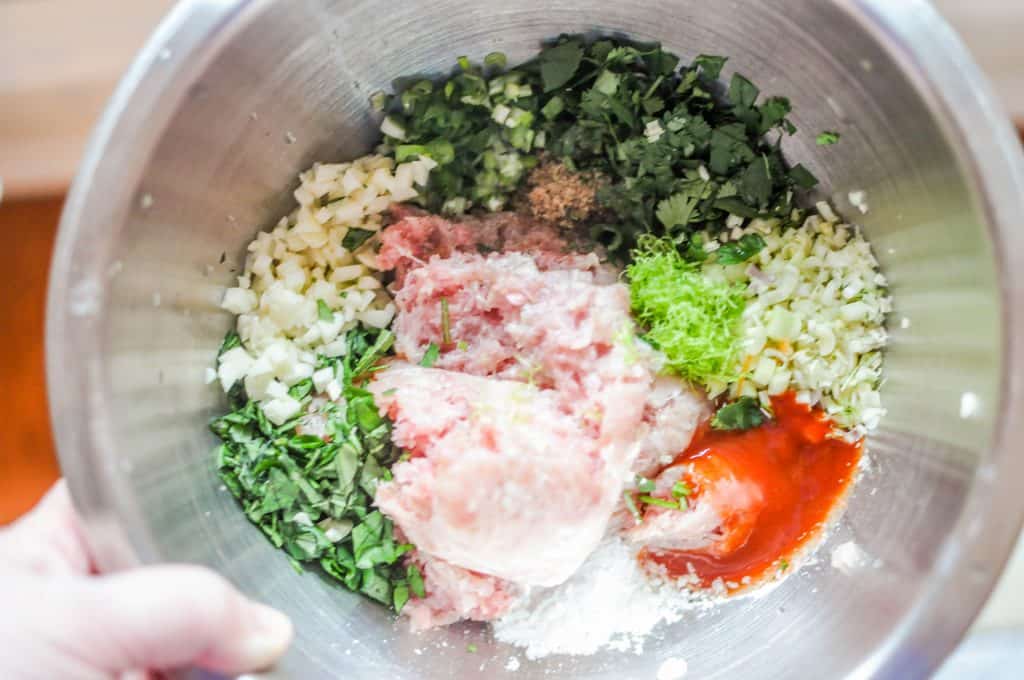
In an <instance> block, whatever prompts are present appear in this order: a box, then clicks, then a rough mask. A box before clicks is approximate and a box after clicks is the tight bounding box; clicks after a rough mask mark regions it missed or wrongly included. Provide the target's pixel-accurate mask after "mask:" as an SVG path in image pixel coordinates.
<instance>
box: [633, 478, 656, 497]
mask: <svg viewBox="0 0 1024 680" xmlns="http://www.w3.org/2000/svg"><path fill="white" fill-rule="evenodd" d="M636 488H637V490H638V491H640V492H641V493H651V492H652V491H654V480H653V479H647V478H646V477H641V476H639V475H637V478H636Z"/></svg>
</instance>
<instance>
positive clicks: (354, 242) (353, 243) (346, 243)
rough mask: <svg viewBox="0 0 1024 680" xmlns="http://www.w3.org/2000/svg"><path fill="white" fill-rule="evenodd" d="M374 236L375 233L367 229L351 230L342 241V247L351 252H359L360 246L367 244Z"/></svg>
mask: <svg viewBox="0 0 1024 680" xmlns="http://www.w3.org/2000/svg"><path fill="white" fill-rule="evenodd" d="M373 234H374V232H372V231H369V230H367V229H349V230H348V232H346V233H345V238H343V239H341V247H342V248H344V249H345V250H348V251H350V252H351V251H353V250H358V249H359V246H361V245H363V244H364V243H366V242H367V240H369V238H370V237H371V236H373Z"/></svg>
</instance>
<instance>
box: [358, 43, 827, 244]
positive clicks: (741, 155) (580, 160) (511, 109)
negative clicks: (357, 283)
mask: <svg viewBox="0 0 1024 680" xmlns="http://www.w3.org/2000/svg"><path fill="white" fill-rule="evenodd" d="M725 62H726V59H725V58H724V57H716V56H708V55H701V56H699V57H697V58H696V59H694V61H693V63H691V64H690V65H688V66H684V67H682V68H679V58H678V57H677V56H676V55H674V54H671V53H669V52H666V51H664V50H662V48H661V47H660V46H658V45H646V46H645V45H634V44H629V43H625V42H623V41H619V40H611V39H602V40H597V41H595V42H592V43H589V44H587V43H585V42H584V41H583V40H582V39H581V38H578V37H562V38H561V39H559V40H558V42H556V43H555V44H553V45H551V46H549V47H547V48H546V49H544V50H542V51H541V52H540V54H539V55H538V56H537V57H536V58H535V59H533V60H531V61H529V62H527V63H525V64H522V65H521V66H518V67H516V68H513V69H511V70H508V71H503V68H504V66H505V58H504V56H503V55H501V54H498V53H494V54H491V55H488V56H487V58H486V59H485V60H484V64H483V66H482V67H481V66H476V65H473V64H471V63H470V61H469V60H468V59H466V58H465V57H462V58H460V59H459V67H458V71H459V72H458V73H457V74H456V75H454V76H452V77H451V78H449V79H447V80H444V81H442V82H434V81H430V80H420V81H418V82H416V83H413V84H412V85H410V86H409V87H408V88H406V89H405V90H403V91H402V92H401V93H400V94H398V95H397V96H385V95H378V96H376V98H375V103H376V104H377V105H378V106H379V107H380V108H381V109H383V110H385V111H387V114H388V115H387V117H386V118H385V120H384V124H383V125H382V128H381V129H382V131H383V133H384V136H385V142H386V144H385V147H384V150H385V151H386V152H387V153H390V154H393V155H394V157H395V159H396V160H397V161H399V162H401V161H404V160H409V159H413V158H417V157H419V156H429V157H430V158H431V159H432V160H434V161H436V162H437V163H438V167H437V168H435V169H434V170H433V171H432V172H431V174H430V182H429V185H428V187H427V190H426V191H425V192H424V196H425V198H424V199H423V203H424V204H425V206H426V207H427V208H428V209H430V210H435V211H436V210H441V211H444V212H447V213H449V214H458V213H462V212H465V211H467V210H469V209H471V208H474V207H476V208H484V209H487V210H500V209H502V208H504V207H506V205H507V204H508V203H509V202H510V201H511V200H512V198H513V196H514V194H515V192H516V191H517V190H518V188H519V187H520V185H521V182H522V180H523V179H524V177H525V174H526V173H527V171H528V170H529V169H530V168H532V167H534V166H535V165H537V163H538V162H539V157H540V155H541V154H548V155H549V156H551V157H553V158H555V159H557V160H561V161H562V162H564V163H565V164H566V165H568V166H569V167H570V168H573V169H577V170H581V171H597V172H599V173H600V174H601V176H603V177H604V178H605V181H604V182H602V183H601V185H600V187H599V189H598V192H597V200H598V203H599V207H600V208H601V210H599V211H598V213H597V216H596V217H594V218H593V219H592V222H591V223H590V224H589V225H588V226H589V227H590V229H591V231H592V233H594V234H595V236H597V237H598V238H599V239H600V240H601V241H602V242H603V243H604V244H605V245H606V246H607V247H608V248H609V250H611V251H613V252H618V253H620V254H624V253H625V252H627V251H628V249H629V248H631V247H633V245H634V244H635V243H636V241H637V238H638V237H639V236H640V235H641V234H645V233H654V234H656V235H667V236H669V237H671V238H672V239H673V240H674V241H675V242H676V243H679V244H682V243H684V242H685V241H686V240H687V238H688V237H689V236H690V235H691V234H692V233H694V232H695V231H698V230H706V231H709V232H710V233H712V234H715V233H718V232H720V231H721V230H723V229H725V228H726V226H727V223H728V222H729V220H730V217H732V219H733V220H735V219H737V218H752V217H757V216H760V217H776V218H779V219H780V220H781V221H784V222H786V223H799V222H800V221H802V217H803V216H802V213H800V211H797V210H795V190H798V189H807V188H810V187H813V186H814V185H815V184H816V183H817V180H816V179H815V178H814V176H813V175H812V174H811V173H810V172H808V171H807V170H806V169H805V168H804V167H802V166H800V165H797V166H794V167H789V166H788V165H787V164H786V162H785V160H784V159H783V157H782V153H781V151H780V148H779V145H780V140H781V138H782V137H783V136H784V135H788V134H793V133H794V132H795V128H794V127H793V125H792V123H790V121H789V120H788V119H787V115H788V114H789V112H790V104H789V101H788V100H787V99H785V98H784V97H768V98H766V99H763V100H762V101H760V102H759V101H758V100H759V95H760V92H759V90H758V88H757V87H756V86H754V85H753V84H752V83H751V82H750V81H749V80H747V79H746V78H744V77H743V76H742V75H739V74H733V75H732V77H731V80H730V82H729V86H728V89H727V90H726V91H725V92H724V94H715V92H716V80H717V79H718V78H719V76H720V74H721V71H722V67H723V66H724V64H725ZM829 140H830V141H829V142H827V143H831V140H832V137H829ZM729 226H732V225H729Z"/></svg>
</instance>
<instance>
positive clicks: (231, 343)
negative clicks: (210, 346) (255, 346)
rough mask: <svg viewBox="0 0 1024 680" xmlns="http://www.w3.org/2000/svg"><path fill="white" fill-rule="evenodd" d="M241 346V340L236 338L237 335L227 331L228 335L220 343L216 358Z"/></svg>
mask: <svg viewBox="0 0 1024 680" xmlns="http://www.w3.org/2000/svg"><path fill="white" fill-rule="evenodd" d="M241 345H242V339H241V338H240V337H238V333H236V332H235V331H228V334H227V335H225V336H224V340H223V342H221V343H220V349H218V350H217V358H218V359H219V358H220V356H221V355H222V354H224V352H227V351H228V350H229V349H234V348H235V347H240V346H241Z"/></svg>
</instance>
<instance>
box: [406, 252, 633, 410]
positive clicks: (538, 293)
mask: <svg viewBox="0 0 1024 680" xmlns="http://www.w3.org/2000/svg"><path fill="white" fill-rule="evenodd" d="M442 300H445V301H446V302H447V306H448V321H449V328H450V336H451V340H452V342H451V343H449V345H448V346H444V343H443V329H442V318H441V317H442V314H441V305H442ZM395 304H396V306H397V308H398V313H397V315H396V317H395V323H394V326H393V328H394V331H395V334H396V341H395V351H396V352H397V353H398V354H399V355H400V356H403V357H405V358H406V359H408V360H409V361H411V362H418V361H420V359H422V357H423V355H424V353H425V352H426V351H427V349H428V347H429V346H430V345H431V344H436V345H438V346H442V353H441V355H440V357H439V358H438V360H437V362H436V363H435V364H434V365H435V366H437V367H439V368H446V369H449V370H453V371H460V372H465V373H472V374H473V375H488V376H497V377H501V378H505V379H510V380H522V381H526V382H531V383H533V384H536V385H539V386H542V387H550V388H554V389H558V390H560V391H563V392H568V393H569V394H570V396H571V397H572V398H586V397H587V395H592V394H594V393H595V391H597V390H600V389H601V388H603V387H604V385H605V383H606V382H607V381H608V380H609V379H614V378H623V379H630V380H632V381H633V382H636V383H637V384H644V390H643V393H642V394H640V395H639V396H641V397H643V398H646V394H647V390H646V383H648V382H649V380H650V373H649V372H648V370H647V368H646V365H645V362H643V361H640V356H639V355H640V353H641V352H649V350H648V349H647V348H646V346H645V345H643V343H640V342H639V341H637V340H636V338H635V336H634V329H633V322H632V319H631V318H630V313H629V291H628V290H627V288H626V287H625V286H624V285H622V284H608V285H602V284H599V283H597V282H596V277H595V275H594V274H593V273H591V272H588V271H578V270H571V269H569V270H546V271H545V270H542V269H540V268H539V267H538V265H537V263H536V261H535V260H534V258H533V257H530V256H528V255H523V254H519V253H510V254H506V255H497V254H492V255H488V256H483V255H477V254H474V255H469V254H457V255H454V256H452V257H449V258H447V259H434V260H431V261H430V263H429V264H427V265H425V266H423V267H420V268H418V269H415V270H413V271H412V272H410V273H409V276H408V278H407V279H406V283H405V285H404V286H403V287H402V288H401V289H400V290H399V291H398V293H397V295H396V296H395ZM595 370H596V371H597V372H596V373H595Z"/></svg>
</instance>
